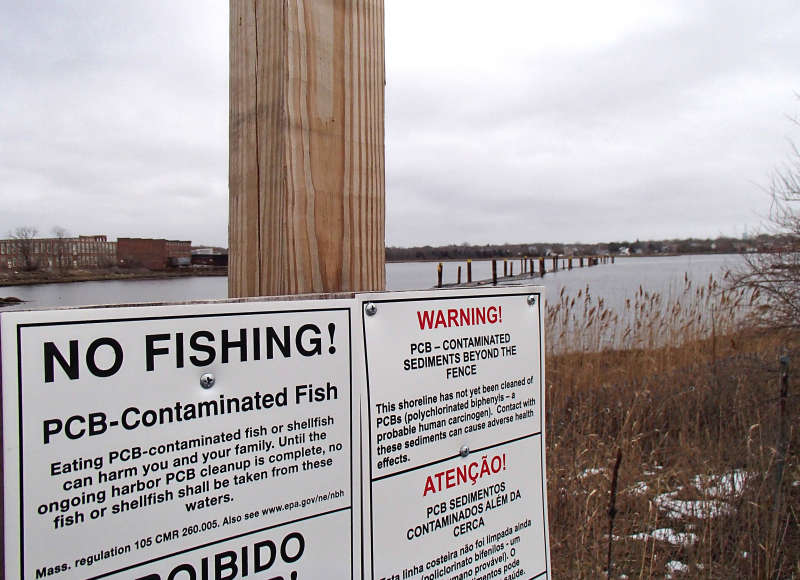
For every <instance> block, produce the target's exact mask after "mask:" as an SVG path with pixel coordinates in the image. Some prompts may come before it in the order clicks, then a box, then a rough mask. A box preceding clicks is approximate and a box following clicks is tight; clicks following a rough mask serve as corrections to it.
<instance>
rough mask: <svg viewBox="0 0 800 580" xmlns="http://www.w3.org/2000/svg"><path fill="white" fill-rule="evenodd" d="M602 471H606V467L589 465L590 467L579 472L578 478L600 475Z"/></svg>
mask: <svg viewBox="0 0 800 580" xmlns="http://www.w3.org/2000/svg"><path fill="white" fill-rule="evenodd" d="M601 473H605V469H604V468H602V467H599V468H598V467H589V468H588V469H584V470H583V471H582V472H581V473H579V474H578V479H585V478H587V477H591V476H592V475H600V474H601Z"/></svg>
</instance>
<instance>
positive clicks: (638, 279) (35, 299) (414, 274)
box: [0, 254, 741, 312]
mask: <svg viewBox="0 0 800 580" xmlns="http://www.w3.org/2000/svg"><path fill="white" fill-rule="evenodd" d="M576 264H577V261H575V265H576ZM738 264H741V257H740V256H738V255H719V254H717V255H705V256H675V257H666V258H617V259H616V263H615V264H604V265H599V266H594V267H592V268H573V269H572V270H560V271H559V272H555V273H548V274H547V275H546V276H545V277H544V279H543V280H542V279H541V278H531V279H530V283H532V284H541V283H542V282H543V283H544V286H545V288H546V290H547V294H548V295H550V296H551V297H553V298H555V296H557V295H558V293H559V292H561V289H562V288H564V289H565V291H566V292H567V293H571V294H574V293H575V292H577V290H578V289H581V288H585V287H586V286H587V285H588V286H589V288H590V290H591V292H592V294H593V296H595V297H596V298H600V297H602V298H604V299H605V300H606V303H607V304H608V305H609V306H611V307H620V306H621V305H622V304H623V303H624V300H625V298H628V297H631V296H633V294H634V293H635V292H636V291H637V290H638V289H639V286H640V285H641V286H642V287H643V288H644V289H645V290H655V291H658V292H666V293H669V292H677V291H678V290H679V289H680V288H681V287H682V285H683V279H684V275H686V276H688V277H689V278H690V279H691V280H693V281H695V282H696V283H705V282H706V281H707V280H708V277H709V275H713V276H715V277H721V276H722V274H723V273H724V271H725V270H726V269H729V268H734V267H736V266H737V265H738ZM459 265H461V266H462V277H463V279H466V264H464V263H463V262H461V263H456V262H446V263H445V264H444V281H445V282H455V281H456V277H457V269H458V266H459ZM551 265H552V261H551V260H548V261H547V267H548V268H549V267H550V266H551ZM519 266H520V263H519V260H517V261H516V262H515V263H514V269H515V271H516V272H517V273H518V272H519ZM498 267H499V270H500V271H501V273H502V262H499V263H498ZM537 267H538V266H537ZM472 274H473V279H475V280H479V279H486V278H490V277H491V274H492V265H491V262H490V261H481V262H473V264H472ZM435 282H436V262H402V263H390V264H387V265H386V285H387V289H389V290H418V289H426V288H431V287H432V286H433V285H434V284H435ZM227 292H228V281H227V278H225V277H221V276H208V277H203V276H198V277H192V278H169V279H164V280H109V281H103V282H72V283H67V284H40V285H34V286H7V287H0V296H16V297H18V298H21V299H23V300H25V301H26V302H25V303H23V304H20V305H17V306H11V307H5V308H2V309H0V312H3V311H8V310H20V309H31V308H53V307H59V306H84V305H90V304H130V303H137V302H181V301H185V300H209V299H212V300H213V299H222V298H226V297H227Z"/></svg>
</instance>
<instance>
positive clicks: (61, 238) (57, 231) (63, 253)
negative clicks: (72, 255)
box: [52, 226, 69, 270]
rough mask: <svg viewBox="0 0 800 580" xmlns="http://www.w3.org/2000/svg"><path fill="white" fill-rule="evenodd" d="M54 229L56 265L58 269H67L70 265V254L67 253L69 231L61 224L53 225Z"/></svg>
mask: <svg viewBox="0 0 800 580" xmlns="http://www.w3.org/2000/svg"><path fill="white" fill-rule="evenodd" d="M52 231H53V238H54V241H55V266H56V268H57V269H58V270H66V269H67V266H68V265H69V256H68V255H67V254H68V252H67V244H68V243H69V242H68V241H67V238H69V232H68V231H67V230H66V229H65V228H62V227H61V226H55V227H53V230H52Z"/></svg>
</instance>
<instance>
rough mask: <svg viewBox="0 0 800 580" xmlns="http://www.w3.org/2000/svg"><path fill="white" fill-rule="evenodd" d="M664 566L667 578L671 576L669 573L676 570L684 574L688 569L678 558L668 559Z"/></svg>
mask: <svg viewBox="0 0 800 580" xmlns="http://www.w3.org/2000/svg"><path fill="white" fill-rule="evenodd" d="M666 568H667V577H668V578H671V577H672V576H670V574H674V573H676V572H678V573H680V574H686V573H687V572H688V571H689V566H687V565H686V564H684V563H683V562H680V561H678V560H670V561H669V562H667V565H666Z"/></svg>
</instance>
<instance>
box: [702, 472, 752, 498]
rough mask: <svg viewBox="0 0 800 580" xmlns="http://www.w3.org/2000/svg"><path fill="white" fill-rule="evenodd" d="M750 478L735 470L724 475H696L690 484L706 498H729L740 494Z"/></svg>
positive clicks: (750, 475)
mask: <svg viewBox="0 0 800 580" xmlns="http://www.w3.org/2000/svg"><path fill="white" fill-rule="evenodd" d="M750 477H752V474H751V473H748V472H747V471H745V470H743V469H737V470H735V471H733V472H732V473H726V474H724V475H696V476H695V477H694V480H693V482H692V483H693V484H694V486H695V487H696V488H697V490H698V491H700V493H702V494H704V495H706V496H711V497H720V496H722V497H730V496H732V495H739V494H741V493H742V491H743V490H744V486H745V484H746V483H747V480H748V479H749V478H750Z"/></svg>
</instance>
